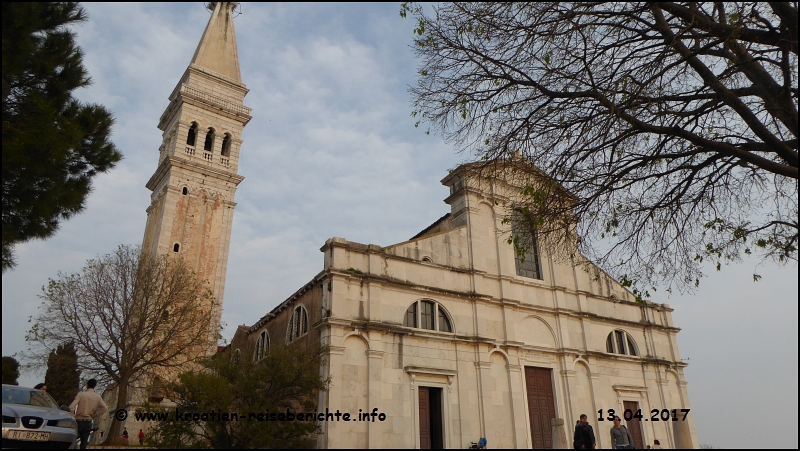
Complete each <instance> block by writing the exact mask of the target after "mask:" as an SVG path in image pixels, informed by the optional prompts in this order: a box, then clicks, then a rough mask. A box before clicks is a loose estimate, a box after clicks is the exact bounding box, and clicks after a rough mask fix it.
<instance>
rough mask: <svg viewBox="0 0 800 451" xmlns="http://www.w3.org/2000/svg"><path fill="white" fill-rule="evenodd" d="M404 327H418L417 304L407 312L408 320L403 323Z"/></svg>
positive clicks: (412, 305)
mask: <svg viewBox="0 0 800 451" xmlns="http://www.w3.org/2000/svg"><path fill="white" fill-rule="evenodd" d="M403 325H404V326H406V327H417V303H416V302H415V303H413V304H411V306H410V307H409V308H408V310H406V318H405V321H403Z"/></svg>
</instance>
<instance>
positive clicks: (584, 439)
mask: <svg viewBox="0 0 800 451" xmlns="http://www.w3.org/2000/svg"><path fill="white" fill-rule="evenodd" d="M580 418H581V419H580V420H578V424H576V425H575V436H574V437H573V439H572V444H573V446H574V448H575V449H593V448H595V447H596V446H597V442H596V441H595V438H594V429H592V426H591V425H590V424H589V417H587V416H586V414H585V413H584V414H581V417H580Z"/></svg>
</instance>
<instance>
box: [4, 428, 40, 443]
mask: <svg viewBox="0 0 800 451" xmlns="http://www.w3.org/2000/svg"><path fill="white" fill-rule="evenodd" d="M8 438H9V439H11V440H30V441H34V442H46V441H48V440H50V433H49V432H34V431H18V430H11V431H8Z"/></svg>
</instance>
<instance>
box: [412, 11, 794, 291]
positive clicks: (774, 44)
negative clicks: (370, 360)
mask: <svg viewBox="0 0 800 451" xmlns="http://www.w3.org/2000/svg"><path fill="white" fill-rule="evenodd" d="M406 15H412V16H413V17H414V18H415V19H416V29H415V30H414V32H415V33H416V36H415V39H414V49H415V52H416V54H417V56H418V57H419V59H420V61H421V64H420V68H419V78H418V84H417V86H416V87H413V88H412V89H411V92H412V95H413V101H414V107H415V110H414V113H413V115H415V116H417V117H419V118H420V121H421V122H428V123H430V124H431V125H432V126H433V128H434V130H435V131H438V132H440V133H441V134H442V135H443V136H444V137H445V139H447V140H448V141H449V142H452V143H455V144H456V145H457V147H458V148H459V149H460V150H462V151H466V152H468V153H469V154H470V155H471V157H474V158H475V160H476V161H478V162H485V164H484V165H483V168H484V169H485V170H486V171H488V173H485V174H484V175H488V176H490V177H491V176H494V175H496V174H497V172H498V171H497V169H498V166H499V167H501V168H504V167H506V166H507V165H506V164H505V163H506V162H508V161H511V160H512V158H513V155H514V154H515V153H517V152H519V154H520V157H521V158H519V159H518V160H521V161H526V162H529V163H531V164H533V165H535V166H536V167H538V168H540V169H541V170H542V171H543V174H544V175H545V176H546V177H534V180H532V181H530V182H527V183H524V184H523V186H524V187H525V188H524V189H523V190H522V192H521V193H520V199H518V200H517V201H516V202H515V204H514V205H513V209H515V210H516V211H525V212H527V213H528V215H527V217H528V218H529V219H531V220H533V218H535V222H536V225H537V226H538V227H540V228H542V227H544V228H547V227H549V228H550V229H552V230H549V232H552V233H551V234H552V235H558V236H559V237H560V238H559V239H560V241H561V242H562V244H566V247H565V248H567V249H568V248H572V249H574V248H575V243H578V248H579V249H580V251H581V252H582V253H583V254H585V255H587V256H588V257H589V258H590V259H592V260H593V261H594V262H596V263H598V264H600V265H602V266H603V267H604V268H606V269H607V270H609V271H610V272H611V273H612V274H613V275H615V276H617V277H620V279H621V280H622V281H623V283H626V284H628V285H630V284H631V283H634V282H642V283H649V284H667V285H669V286H670V287H672V286H673V285H676V286H677V287H678V288H690V287H691V286H692V285H693V284H694V285H696V284H697V283H698V282H699V278H700V277H701V276H702V273H701V271H700V268H701V262H702V261H703V260H704V259H708V258H713V259H714V260H715V261H716V263H717V269H719V267H720V264H721V261H723V260H726V259H728V260H736V259H738V258H740V257H741V256H742V255H743V254H750V253H751V252H753V251H757V252H758V253H760V255H761V257H762V258H765V259H770V258H771V259H775V260H776V261H778V262H780V263H785V262H787V261H793V262H795V263H796V262H797V240H798V206H797V188H798V185H797V183H798V182H797V181H798V170H797V164H798V146H797V129H798V125H797V122H798V121H797V20H798V19H797V2H790V3H755V2H750V3H743V2H739V3H690V2H683V3H658V2H653V3H626V2H608V3H571V2H567V3H561V2H547V3H464V4H462V3H449V4H444V5H441V6H436V7H434V9H433V12H432V14H430V15H426V14H425V13H424V11H423V10H422V8H421V7H419V6H416V5H412V4H404V5H403V6H402V9H401V16H403V17H406ZM417 125H419V122H418V123H417ZM498 163H500V164H498ZM529 172H530V173H534V172H535V171H529ZM545 179H546V180H550V181H552V182H554V183H556V184H558V185H561V186H563V187H564V188H565V189H566V190H568V192H569V193H571V195H573V196H574V202H573V201H569V202H551V201H549V200H548V199H549V196H552V195H555V193H556V191H558V190H556V189H554V188H552V187H546V186H545V187H544V188H542V184H541V181H542V180H545ZM545 185H547V183H545ZM553 204H557V205H556V207H554V206H553ZM559 205H560V207H559ZM545 206H547V208H545ZM570 217H571V218H572V219H571V220H566V219H568V218H570ZM576 223H577V228H575V225H574V224H576ZM571 228H572V229H574V232H573V231H571V230H570V229H571ZM522 229H524V228H522ZM555 232H560V234H556V233H555ZM578 237H581V239H578ZM754 277H757V276H756V275H754Z"/></svg>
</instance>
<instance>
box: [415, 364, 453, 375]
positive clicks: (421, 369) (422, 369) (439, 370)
mask: <svg viewBox="0 0 800 451" xmlns="http://www.w3.org/2000/svg"><path fill="white" fill-rule="evenodd" d="M403 369H404V370H405V372H406V373H408V374H432V375H435V376H455V375H457V374H458V371H456V370H448V369H443V368H427V367H422V366H407V367H405V368H403Z"/></svg>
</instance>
